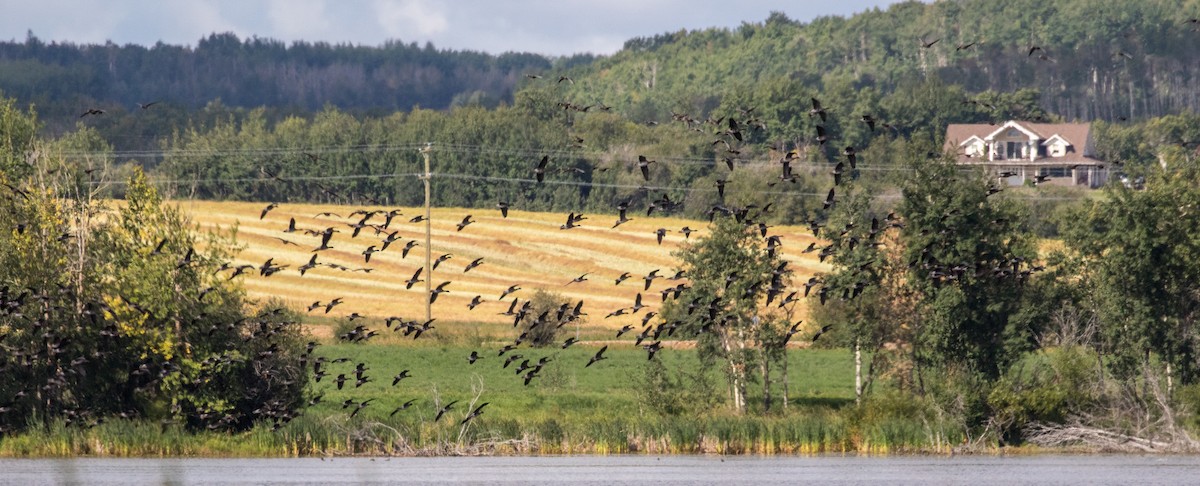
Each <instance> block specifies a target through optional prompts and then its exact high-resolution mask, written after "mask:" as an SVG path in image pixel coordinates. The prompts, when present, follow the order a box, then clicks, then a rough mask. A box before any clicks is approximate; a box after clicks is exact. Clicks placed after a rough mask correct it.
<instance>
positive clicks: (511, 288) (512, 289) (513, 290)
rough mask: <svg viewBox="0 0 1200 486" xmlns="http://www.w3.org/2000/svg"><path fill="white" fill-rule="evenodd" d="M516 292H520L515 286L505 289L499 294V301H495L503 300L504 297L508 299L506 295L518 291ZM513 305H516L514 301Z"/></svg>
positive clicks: (519, 288)
mask: <svg viewBox="0 0 1200 486" xmlns="http://www.w3.org/2000/svg"><path fill="white" fill-rule="evenodd" d="M518 290H521V287H518V286H516V285H513V286H511V287H509V288H507V289H504V292H501V293H500V298H499V299H496V300H504V298H505V297H508V294H511V293H513V292H516V291H518ZM513 303H514V304H515V303H516V301H514V302H513Z"/></svg>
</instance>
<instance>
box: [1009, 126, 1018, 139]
mask: <svg viewBox="0 0 1200 486" xmlns="http://www.w3.org/2000/svg"><path fill="white" fill-rule="evenodd" d="M1007 136H1009V137H1012V138H1016V137H1020V136H1021V132H1019V131H1017V129H1016V128H1009V129H1008V133H1007Z"/></svg>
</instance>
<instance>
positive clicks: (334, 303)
mask: <svg viewBox="0 0 1200 486" xmlns="http://www.w3.org/2000/svg"><path fill="white" fill-rule="evenodd" d="M342 302H343V301H342V298H341V297H338V298H336V299H333V300H331V301H329V303H328V304H325V313H326V314H328V313H329V311H331V310H333V308H334V307H336V306H338V305H339V304H341V303H342Z"/></svg>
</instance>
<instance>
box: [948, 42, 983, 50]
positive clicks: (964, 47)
mask: <svg viewBox="0 0 1200 486" xmlns="http://www.w3.org/2000/svg"><path fill="white" fill-rule="evenodd" d="M978 43H979V41H977V40H976V41H971V42H968V43H966V44H959V45H957V46H955V47H954V50H955V51H965V50H967V49H970V48H972V47H975V45H976V44H978Z"/></svg>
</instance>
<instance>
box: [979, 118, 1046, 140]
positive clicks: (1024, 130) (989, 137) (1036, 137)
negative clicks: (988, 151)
mask: <svg viewBox="0 0 1200 486" xmlns="http://www.w3.org/2000/svg"><path fill="white" fill-rule="evenodd" d="M1009 128H1016V129H1017V130H1020V131H1021V133H1024V134H1025V135H1028V136H1029V138H1031V139H1033V140H1041V139H1042V136H1041V135H1040V134H1038V133H1037V132H1035V131H1033V130H1031V129H1029V128H1025V127H1024V126H1022V125H1021V124H1020V123H1017V122H1016V121H1013V120H1009V121H1008V122H1007V123H1005V124H1003V125H1000V128H997V129H996V130H994V131H992V133H989V134H987V136H985V137H983V139H984V140H992V139H994V138H996V135H999V134H1000V133H1001V132H1003V131H1004V130H1007V129H1009Z"/></svg>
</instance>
